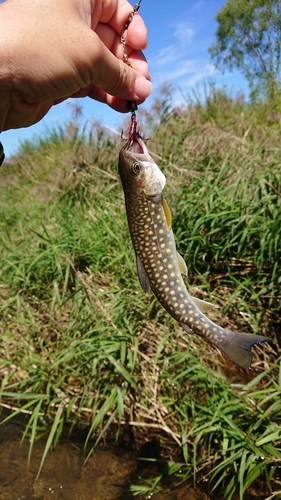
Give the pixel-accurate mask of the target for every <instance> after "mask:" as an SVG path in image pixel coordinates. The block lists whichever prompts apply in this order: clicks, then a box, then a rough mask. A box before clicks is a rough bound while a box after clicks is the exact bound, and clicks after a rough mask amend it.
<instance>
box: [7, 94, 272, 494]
mask: <svg viewBox="0 0 281 500" xmlns="http://www.w3.org/2000/svg"><path fill="white" fill-rule="evenodd" d="M202 102H203V101H202V99H200V98H199V97H198V96H196V95H193V97H192V98H191V97H189V98H188V99H187V101H186V109H185V110H182V109H181V111H179V110H177V109H176V108H175V107H173V106H172V104H171V102H170V101H169V96H167V95H165V96H164V97H163V98H162V96H160V98H159V99H158V101H157V102H156V103H155V106H154V108H153V110H152V114H151V115H147V114H145V113H143V116H141V115H142V113H141V111H140V112H139V116H138V118H139V119H140V120H141V118H142V125H141V130H142V131H143V135H149V137H150V138H151V139H150V141H149V149H150V151H151V154H152V156H153V157H154V158H155V159H156V161H158V164H159V165H160V166H161V168H162V169H163V171H164V172H165V174H166V176H167V179H168V181H167V187H166V188H165V191H166V199H167V200H168V202H169V205H170V207H171V210H172V213H173V214H174V221H173V227H174V231H175V235H176V240H177V243H178V248H179V250H180V252H181V253H182V255H183V256H184V258H185V260H186V261H187V264H188V267H189V286H190V287H191V288H192V289H193V294H196V295H197V296H198V297H200V298H210V300H212V301H214V302H216V303H218V304H219V305H220V307H221V309H220V310H219V311H218V312H217V310H215V312H214V313H213V314H212V319H214V320H215V321H216V322H218V323H219V324H221V325H222V326H227V327H230V328H232V329H235V330H239V331H248V332H255V333H262V334H266V335H267V336H270V337H271V338H272V339H273V342H274V346H273V347H271V346H269V345H268V346H266V345H263V346H261V347H257V348H256V349H255V353H254V361H253V369H252V370H244V369H240V368H238V367H236V366H234V365H233V364H232V363H230V362H228V361H227V360H226V359H225V358H224V357H223V356H222V355H221V354H220V353H218V352H217V351H215V350H214V349H212V348H211V347H209V346H207V345H206V343H204V342H203V341H201V339H200V338H197V337H193V336H188V335H187V334H186V333H184V332H183V331H182V330H181V329H180V327H179V325H177V324H175V322H174V321H173V320H172V319H171V318H170V317H168V315H167V314H166V313H165V311H164V310H163V309H162V308H161V306H160V305H159V304H158V303H157V301H156V300H155V299H154V298H153V297H152V296H145V295H144V294H143V292H142V291H141V289H140V287H139V283H138V279H137V274H136V269H135V262H134V254H133V250H132V246H131V242H130V238H129V233H128V229H127V222H126V216H125V210H124V201H123V194H122V192H121V184H120V182H119V178H118V174H117V154H118V149H119V148H120V146H121V141H120V139H119V138H117V139H115V138H112V137H108V136H107V135H106V133H105V132H104V131H103V130H101V129H100V128H99V127H96V128H95V129H94V130H93V131H91V132H90V133H86V131H85V130H84V131H81V132H80V131H79V129H78V127H77V126H76V124H75V123H74V124H73V123H72V124H70V125H69V126H68V127H67V128H66V130H55V131H53V132H51V133H50V134H49V135H48V136H46V137H42V138H40V139H39V140H38V141H37V142H34V143H25V144H23V145H22V146H21V148H20V151H19V154H18V155H17V156H16V157H15V158H13V159H12V160H11V162H10V163H9V164H6V165H4V166H3V167H2V171H1V186H2V189H1V198H0V228H1V230H0V238H1V247H2V252H1V256H0V269H1V285H0V294H1V305H0V311H1V318H0V331H1V337H0V382H1V385H0V387H1V390H0V404H1V405H2V407H8V408H10V409H11V414H10V416H9V417H8V418H12V417H14V416H15V415H16V414H17V413H18V412H25V413H26V414H27V415H28V416H29V417H28V423H27V425H26V429H25V433H24V436H23V438H27V437H28V439H29V440H30V456H31V453H32V447H33V444H34V442H35V440H36V439H37V438H39V437H41V436H42V435H45V436H46V445H45V449H44V453H43V456H42V462H41V468H42V466H43V464H44V460H45V458H46V455H47V453H48V451H49V450H50V448H51V447H53V446H56V444H57V442H58V440H59V438H60V435H61V433H62V430H63V428H64V427H65V426H68V427H69V428H70V429H72V428H73V427H76V428H78V429H81V428H84V429H86V431H87V438H86V443H85V444H87V445H88V446H90V449H93V447H94V446H96V445H97V444H98V443H100V442H101V440H104V439H107V440H109V441H111V440H112V439H114V440H115V441H116V442H120V441H121V440H123V439H124V440H126V442H128V441H129V442H132V440H134V443H135V445H136V446H137V447H140V446H141V445H142V444H143V443H144V442H146V441H148V440H150V439H157V441H158V442H159V443H160V446H161V459H159V464H160V465H161V464H162V465H163V467H162V469H161V473H159V476H157V477H154V478H153V479H149V480H148V479H146V480H145V479H144V480H143V481H142V482H141V483H140V484H138V485H132V486H131V492H132V493H133V494H135V495H138V494H140V493H146V494H147V493H155V492H157V491H158V490H159V489H161V487H162V486H163V484H164V483H163V481H164V480H165V477H166V476H171V477H172V478H173V481H174V483H175V484H177V483H179V482H182V481H184V480H187V479H189V478H194V480H196V481H200V480H203V479H205V480H208V481H209V484H210V491H211V490H213V491H214V498H217V497H218V494H219V493H218V492H219V491H223V492H224V494H225V497H226V498H228V499H231V498H233V499H234V498H239V499H242V498H244V495H245V493H244V492H245V491H246V490H247V492H248V494H249V497H247V498H252V497H251V496H250V493H251V487H257V486H256V485H257V484H258V490H259V498H278V495H279V496H280V490H281V487H280V476H279V475H278V471H279V470H280V466H281V449H280V434H281V422H280V415H281V398H280V396H281V365H280V357H279V354H278V353H280V350H279V343H280V333H281V332H280V319H279V318H280V284H281V281H280V280H281V278H280V262H281V259H280V257H281V255H280V253H281V244H280V243H281V224H280V222H281V196H280V194H281V169H280V143H281V137H280V136H281V128H280V117H279V116H278V117H277V116H276V114H274V113H273V111H272V110H270V109H267V108H266V106H263V105H260V106H258V107H255V105H254V104H252V105H248V104H245V103H244V101H243V99H242V98H238V99H233V98H231V97H229V96H228V95H227V94H226V93H225V92H223V91H218V90H216V89H215V88H214V87H211V89H210V92H209V94H208V95H207V96H206V98H205V99H204V104H203V103H202ZM156 109H157V110H158V111H157V114H155V110H156ZM148 123H149V124H150V128H148ZM41 468H40V469H41ZM39 472H40V471H39ZM245 498H246V497H245Z"/></svg>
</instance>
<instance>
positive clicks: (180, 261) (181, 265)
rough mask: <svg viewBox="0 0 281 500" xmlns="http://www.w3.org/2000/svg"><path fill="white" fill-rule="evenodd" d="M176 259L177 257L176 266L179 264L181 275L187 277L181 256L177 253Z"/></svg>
mask: <svg viewBox="0 0 281 500" xmlns="http://www.w3.org/2000/svg"><path fill="white" fill-rule="evenodd" d="M177 257H178V264H179V268H180V272H181V274H183V275H184V276H187V274H188V271H187V265H186V263H185V262H184V260H183V258H182V256H181V255H180V254H179V253H178V252H177Z"/></svg>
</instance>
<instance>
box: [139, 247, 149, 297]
mask: <svg viewBox="0 0 281 500" xmlns="http://www.w3.org/2000/svg"><path fill="white" fill-rule="evenodd" d="M136 261H137V271H138V277H139V282H140V286H141V287H142V289H143V291H144V293H147V292H149V290H150V281H149V278H148V276H147V274H146V270H145V269H144V267H143V263H142V261H141V259H140V258H139V256H138V255H136Z"/></svg>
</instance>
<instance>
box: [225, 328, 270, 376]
mask: <svg viewBox="0 0 281 500" xmlns="http://www.w3.org/2000/svg"><path fill="white" fill-rule="evenodd" d="M226 331H227V332H228V333H229V335H228V336H227V340H225V342H218V343H217V344H215V345H216V346H217V347H218V348H219V349H220V350H221V351H223V352H224V353H225V354H226V355H227V356H228V358H230V359H231V361H234V363H236V364H237V365H239V366H242V367H243V368H250V367H251V362H252V350H251V347H252V346H253V345H255V344H261V343H262V342H271V339H269V338H266V337H262V336H261V335H253V334H251V333H235V332H231V331H229V330H226Z"/></svg>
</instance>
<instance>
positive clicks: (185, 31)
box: [174, 21, 195, 45]
mask: <svg viewBox="0 0 281 500" xmlns="http://www.w3.org/2000/svg"><path fill="white" fill-rule="evenodd" d="M194 34H195V31H194V30H193V29H192V28H191V27H190V26H189V25H188V23H187V22H182V21H181V22H180V23H178V24H177V25H176V27H175V32H174V36H175V38H176V39H177V41H178V42H179V43H180V44H181V45H184V44H186V43H189V42H190V41H191V39H192V38H193V36H194Z"/></svg>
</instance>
